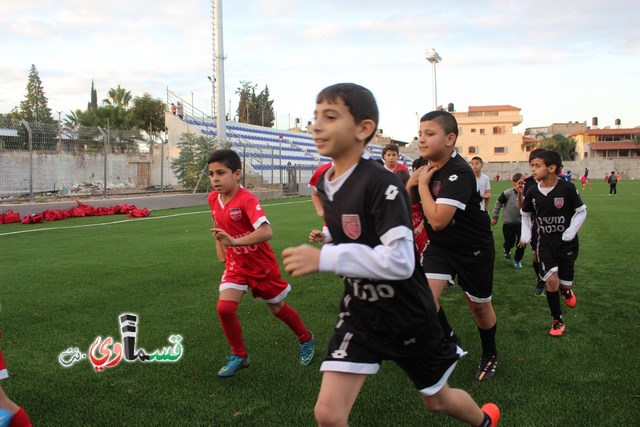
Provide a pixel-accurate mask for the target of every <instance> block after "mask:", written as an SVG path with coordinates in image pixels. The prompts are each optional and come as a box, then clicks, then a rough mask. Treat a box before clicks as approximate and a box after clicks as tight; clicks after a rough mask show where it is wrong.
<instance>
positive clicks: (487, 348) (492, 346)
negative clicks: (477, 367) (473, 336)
mask: <svg viewBox="0 0 640 427" xmlns="http://www.w3.org/2000/svg"><path fill="white" fill-rule="evenodd" d="M497 327H498V324H497V323H496V324H495V325H493V327H492V328H489V329H482V328H480V326H478V332H480V342H481V343H482V354H487V353H491V354H493V355H496V356H497V355H498V350H497V349H496V329H497Z"/></svg>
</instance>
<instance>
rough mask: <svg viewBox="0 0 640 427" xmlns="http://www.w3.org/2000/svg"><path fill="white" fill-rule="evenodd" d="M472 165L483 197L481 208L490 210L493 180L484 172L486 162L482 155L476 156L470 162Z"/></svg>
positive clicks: (479, 191)
mask: <svg viewBox="0 0 640 427" xmlns="http://www.w3.org/2000/svg"><path fill="white" fill-rule="evenodd" d="M469 164H470V165H471V169H473V173H474V175H475V176H476V183H477V184H478V193H480V197H482V202H480V209H481V210H483V211H487V210H489V199H490V198H491V181H489V177H488V176H487V175H485V174H483V173H482V167H483V166H484V162H483V161H482V158H481V157H478V156H475V157H473V158H472V159H471V162H469Z"/></svg>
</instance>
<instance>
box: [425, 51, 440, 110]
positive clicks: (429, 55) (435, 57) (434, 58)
mask: <svg viewBox="0 0 640 427" xmlns="http://www.w3.org/2000/svg"><path fill="white" fill-rule="evenodd" d="M425 57H426V59H427V61H429V62H431V65H432V66H433V109H434V110H437V109H438V88H437V84H436V64H437V63H438V62H440V61H442V57H441V56H440V55H439V54H438V52H436V50H435V49H431V50H427V51H426V52H425Z"/></svg>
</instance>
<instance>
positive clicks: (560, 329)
mask: <svg viewBox="0 0 640 427" xmlns="http://www.w3.org/2000/svg"><path fill="white" fill-rule="evenodd" d="M564 329H565V325H564V323H562V322H561V321H559V320H554V321H553V325H551V330H550V331H549V335H551V336H552V337H561V336H562V334H564Z"/></svg>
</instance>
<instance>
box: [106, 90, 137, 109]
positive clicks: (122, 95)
mask: <svg viewBox="0 0 640 427" xmlns="http://www.w3.org/2000/svg"><path fill="white" fill-rule="evenodd" d="M131 99H132V98H131V92H130V91H128V90H126V89H125V88H123V87H120V85H118V87H117V88H115V89H114V88H111V89H109V98H105V99H103V100H102V102H104V103H105V104H107V105H110V106H113V107H119V108H122V109H125V110H126V109H127V108H129V103H130V102H131Z"/></svg>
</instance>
